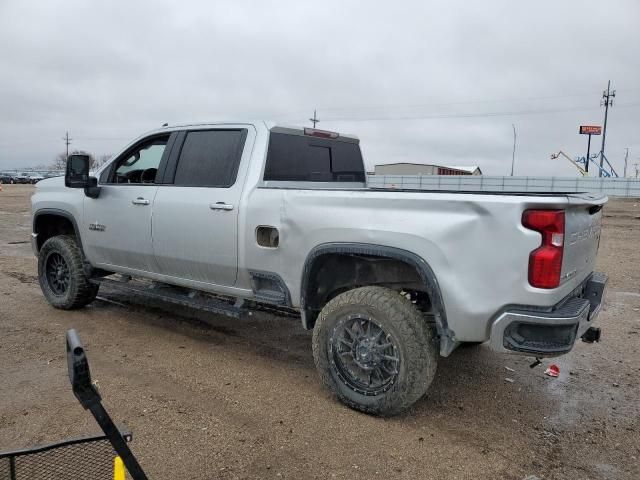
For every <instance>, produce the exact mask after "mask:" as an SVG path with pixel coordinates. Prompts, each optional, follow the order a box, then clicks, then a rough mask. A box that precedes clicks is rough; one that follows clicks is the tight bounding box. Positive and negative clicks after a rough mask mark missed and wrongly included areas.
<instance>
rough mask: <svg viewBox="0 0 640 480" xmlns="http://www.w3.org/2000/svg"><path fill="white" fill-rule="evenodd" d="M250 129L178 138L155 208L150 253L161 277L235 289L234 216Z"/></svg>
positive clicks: (251, 134)
mask: <svg viewBox="0 0 640 480" xmlns="http://www.w3.org/2000/svg"><path fill="white" fill-rule="evenodd" d="M254 138H255V131H254V130H253V127H251V128H249V127H247V126H238V127H234V126H225V127H223V128H222V127H221V128H211V129H206V130H190V131H185V132H182V134H181V136H180V139H179V140H178V143H177V144H176V148H174V150H175V151H176V152H177V153H176V155H173V156H172V160H171V161H170V163H169V166H168V167H167V174H166V175H167V176H166V177H165V181H166V182H167V184H165V185H161V186H159V187H158V192H157V194H156V197H155V202H154V205H153V227H152V234H153V252H154V255H155V259H156V262H157V264H158V266H159V269H160V273H163V274H165V275H169V276H172V277H177V278H181V279H186V280H192V281H199V282H205V283H209V284H216V285H223V286H233V285H234V284H235V282H236V277H237V273H238V212H239V209H240V198H241V195H242V189H243V186H244V177H245V174H246V170H247V166H248V163H249V157H250V155H251V148H250V147H251V146H252V145H253V140H254Z"/></svg>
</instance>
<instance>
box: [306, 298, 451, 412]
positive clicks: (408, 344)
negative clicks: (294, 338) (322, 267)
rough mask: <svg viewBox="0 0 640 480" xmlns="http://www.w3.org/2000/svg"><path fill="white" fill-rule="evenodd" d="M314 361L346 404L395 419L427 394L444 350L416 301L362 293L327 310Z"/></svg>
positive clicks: (333, 303)
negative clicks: (439, 346)
mask: <svg viewBox="0 0 640 480" xmlns="http://www.w3.org/2000/svg"><path fill="white" fill-rule="evenodd" d="M313 358H314V361H315V364H316V368H317V370H318V372H319V374H320V377H321V378H322V381H323V382H324V384H325V385H326V386H327V387H328V388H329V390H331V392H333V394H334V395H336V396H337V397H338V399H339V400H340V401H341V402H342V403H344V404H345V405H347V406H349V407H351V408H353V409H356V410H360V411H362V412H365V413H370V414H374V415H380V416H389V415H395V414H398V413H400V412H402V411H404V410H406V409H407V408H409V407H410V406H411V405H413V404H414V403H415V402H416V401H417V400H419V399H420V398H421V397H422V396H424V394H425V393H426V392H427V389H428V388H429V385H430V384H431V382H432V380H433V378H434V376H435V372H436V366H437V361H438V345H437V344H436V340H435V335H434V331H433V328H432V327H431V326H430V325H429V324H428V323H427V322H426V321H425V319H424V318H423V316H422V314H421V313H420V311H419V310H418V309H417V308H416V307H415V306H414V305H413V304H412V303H411V301H409V300H408V299H407V298H405V297H403V296H402V295H400V294H399V293H398V292H396V291H393V290H390V289H387V288H382V287H362V288H356V289H354V290H349V291H347V292H344V293H342V294H340V295H338V296H337V297H335V298H334V299H332V300H331V301H330V302H329V303H327V305H325V307H324V308H323V309H322V311H321V312H320V315H319V316H318V320H317V321H316V324H315V327H314V330H313Z"/></svg>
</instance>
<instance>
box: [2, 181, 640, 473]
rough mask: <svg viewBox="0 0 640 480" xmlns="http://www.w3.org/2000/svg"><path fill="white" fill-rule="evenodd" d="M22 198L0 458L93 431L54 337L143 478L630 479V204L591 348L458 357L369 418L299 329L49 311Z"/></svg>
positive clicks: (638, 292)
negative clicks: (77, 339) (389, 412)
mask: <svg viewBox="0 0 640 480" xmlns="http://www.w3.org/2000/svg"><path fill="white" fill-rule="evenodd" d="M32 191H33V187H31V186H21V185H9V186H4V190H3V191H2V192H0V450H3V449H8V448H14V447H23V446H29V445H33V444H37V443H42V442H48V441H55V440H58V439H62V438H65V437H73V436H78V435H84V434H87V433H96V432H98V429H97V426H96V425H95V423H94V421H93V419H92V418H91V417H90V415H89V414H88V413H87V412H85V411H84V410H83V409H82V408H81V407H80V406H79V404H78V403H77V402H76V400H75V398H74V397H73V395H72V394H71V392H70V389H69V385H68V381H67V377H66V360H65V354H64V333H65V331H66V330H67V329H68V328H72V327H73V328H76V329H77V330H78V331H79V333H80V335H81V337H82V339H83V341H84V343H85V346H86V347H87V350H88V353H89V358H90V360H91V365H92V370H93V376H94V379H96V380H97V381H98V384H99V386H100V390H101V392H102V394H103V396H104V404H105V406H106V407H107V409H108V410H109V411H110V413H111V414H112V416H113V417H114V418H115V419H117V421H119V422H121V423H123V424H125V425H126V426H127V427H128V428H130V429H131V430H132V431H133V432H134V441H133V443H132V444H131V445H132V448H133V450H134V452H135V454H136V455H138V457H139V460H140V462H141V464H142V465H143V466H144V467H145V469H146V470H147V473H148V475H149V477H150V478H156V479H212V478H221V479H234V478H275V479H280V478H291V479H307V478H322V479H325V478H329V479H331V478H349V479H352V478H354V479H358V478H363V479H364V478H367V479H368V478H373V479H375V478H381V479H382V478H401V479H416V478H433V479H444V478H446V479H479V478H492V479H493V478H506V479H524V478H531V479H534V478H539V479H555V478H558V479H638V478H640V460H639V459H640V415H639V413H640V386H639V385H640V382H639V380H640V201H638V200H617V201H612V202H610V203H609V204H608V205H607V207H606V208H605V211H604V215H605V217H604V229H603V236H602V242H601V247H600V257H599V269H600V270H602V271H604V272H606V273H607V274H608V275H609V276H610V284H609V290H608V292H607V295H606V303H605V307H604V311H603V312H602V314H601V316H600V319H599V324H600V326H602V327H603V339H602V342H601V343H599V344H595V345H588V344H584V343H579V344H578V345H577V346H576V347H575V349H574V350H573V351H572V352H571V353H570V354H568V355H566V356H564V357H561V358H559V359H556V360H555V361H554V362H555V363H556V364H558V365H559V367H560V371H561V373H560V377H559V378H556V379H554V378H550V377H548V376H545V375H544V374H543V371H544V369H545V367H546V366H547V365H548V364H550V363H552V362H551V361H545V362H543V365H542V366H539V367H537V368H534V369H531V368H529V364H530V362H531V359H528V358H521V357H512V356H503V355H497V354H494V353H492V352H491V351H490V350H489V349H488V348H487V347H486V346H484V345H482V346H479V347H467V348H461V349H459V350H457V351H456V352H454V354H453V355H452V356H451V357H449V358H446V359H442V360H441V361H440V364H439V366H438V373H437V376H436V379H435V381H434V383H433V385H432V387H431V390H430V392H429V394H428V396H427V397H426V398H424V399H423V400H421V401H419V402H418V403H417V404H416V405H415V407H414V408H413V409H411V411H409V412H408V413H407V414H405V415H403V416H400V417H396V418H392V419H379V418H373V417H370V416H366V415H363V414H360V413H357V412H354V411H351V410H349V409H347V408H346V407H343V406H342V405H341V404H339V403H337V402H336V401H335V400H334V399H333V398H331V397H330V396H329V395H328V394H327V392H326V391H325V390H324V389H323V388H322V386H321V385H320V383H319V381H318V379H317V377H316V373H315V370H314V366H313V359H312V355H311V334H310V332H305V331H304V330H302V328H301V327H300V324H299V320H296V319H292V318H281V317H276V316H272V315H269V314H266V313H258V314H256V315H253V316H252V317H250V318H247V319H243V320H233V319H229V318H225V317H220V316H216V315H212V314H206V313H201V312H196V311H192V310H189V309H185V308H176V307H174V306H172V305H163V304H159V303H157V302H153V303H149V302H145V301H142V300H140V299H136V298H133V297H127V298H122V297H119V296H116V295H114V294H113V293H110V292H101V297H102V299H101V300H98V301H96V302H95V303H94V304H92V305H91V306H90V307H89V308H86V309H84V310H81V311H75V312H62V311H59V310H55V309H53V308H51V307H49V306H48V305H47V304H46V303H45V301H44V299H43V297H42V295H41V293H40V289H39V286H38V283H37V279H36V261H35V258H34V257H33V256H32V254H31V251H30V246H29V244H28V243H27V242H28V240H29V232H30V219H29V196H30V194H31V193H32Z"/></svg>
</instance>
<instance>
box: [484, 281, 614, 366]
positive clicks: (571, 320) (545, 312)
mask: <svg viewBox="0 0 640 480" xmlns="http://www.w3.org/2000/svg"><path fill="white" fill-rule="evenodd" d="M607 280H608V278H607V276H606V275H605V274H603V273H597V272H596V273H594V274H593V275H591V277H589V278H588V279H587V280H586V281H585V282H584V283H583V284H582V285H581V286H580V288H578V289H577V290H576V291H574V292H573V293H572V294H571V295H569V296H568V297H566V298H565V299H563V300H562V301H561V302H560V303H558V304H557V305H555V306H553V307H551V308H549V309H540V308H536V307H526V306H524V307H514V308H511V309H508V310H507V311H505V312H503V313H502V314H500V316H498V318H497V319H496V320H495V321H494V322H493V324H492V326H491V337H490V339H489V345H490V347H491V348H492V349H493V350H495V351H498V352H502V353H515V354H521V355H534V356H537V357H552V356H557V355H562V354H564V353H567V352H568V351H570V350H571V349H572V348H573V345H574V343H575V341H576V340H577V339H578V338H580V337H581V336H582V335H584V333H585V332H586V331H587V330H588V329H589V327H591V326H592V324H593V322H594V320H595V319H596V317H597V316H598V314H599V313H600V310H601V308H602V297H603V294H604V290H605V286H606V284H607Z"/></svg>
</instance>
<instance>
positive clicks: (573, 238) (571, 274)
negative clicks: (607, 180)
mask: <svg viewBox="0 0 640 480" xmlns="http://www.w3.org/2000/svg"><path fill="white" fill-rule="evenodd" d="M567 197H568V200H569V205H568V207H567V209H566V210H565V241H564V244H565V247H564V256H563V259H562V273H561V279H562V280H561V283H565V282H566V281H568V280H571V279H574V278H575V277H578V278H580V279H583V278H586V277H587V276H588V275H590V274H591V272H593V271H594V270H595V264H596V255H597V253H598V247H599V246H600V228H601V223H602V207H603V206H604V204H605V203H606V202H607V197H606V196H604V195H595V194H576V195H568V196H567Z"/></svg>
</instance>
